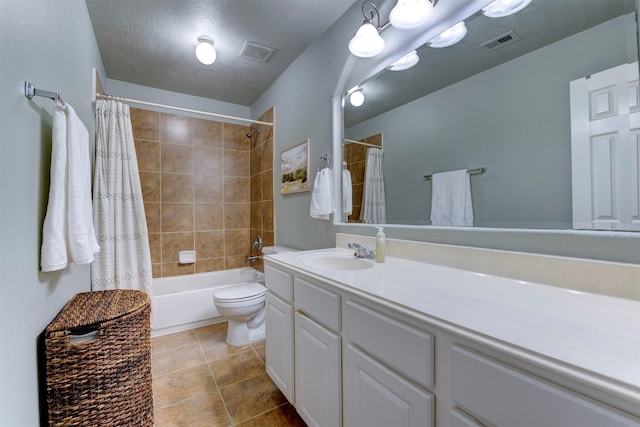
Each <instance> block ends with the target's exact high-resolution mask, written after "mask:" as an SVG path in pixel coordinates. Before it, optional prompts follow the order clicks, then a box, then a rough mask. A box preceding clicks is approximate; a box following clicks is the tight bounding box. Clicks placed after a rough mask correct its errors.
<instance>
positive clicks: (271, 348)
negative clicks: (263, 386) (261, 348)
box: [265, 292, 295, 403]
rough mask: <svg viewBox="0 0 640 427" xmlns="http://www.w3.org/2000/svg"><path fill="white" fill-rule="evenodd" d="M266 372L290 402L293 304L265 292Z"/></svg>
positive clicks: (292, 393) (291, 396)
mask: <svg viewBox="0 0 640 427" xmlns="http://www.w3.org/2000/svg"><path fill="white" fill-rule="evenodd" d="M265 310H266V314H265V316H266V317H265V322H266V324H265V326H266V329H267V330H266V333H267V335H266V347H267V348H266V351H267V374H269V376H270V377H271V379H272V380H273V382H274V383H275V384H276V385H277V386H278V388H279V389H280V391H281V392H282V394H284V396H285V397H286V398H287V400H289V402H291V403H295V401H294V392H293V390H294V389H293V306H292V305H291V304H288V303H286V302H284V301H282V300H281V299H280V298H278V297H276V296H274V295H272V294H271V293H270V292H267V296H266V301H265Z"/></svg>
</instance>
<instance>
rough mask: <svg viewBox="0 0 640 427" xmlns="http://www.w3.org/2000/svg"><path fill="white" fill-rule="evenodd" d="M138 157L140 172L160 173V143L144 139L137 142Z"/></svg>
mask: <svg viewBox="0 0 640 427" xmlns="http://www.w3.org/2000/svg"><path fill="white" fill-rule="evenodd" d="M135 146H136V157H137V158H138V170H140V171H150V172H159V171H160V143H159V142H157V141H147V140H143V139H136V140H135Z"/></svg>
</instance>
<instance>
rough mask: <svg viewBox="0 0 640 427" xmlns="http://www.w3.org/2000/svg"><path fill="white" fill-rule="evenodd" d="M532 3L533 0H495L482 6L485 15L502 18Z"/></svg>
mask: <svg viewBox="0 0 640 427" xmlns="http://www.w3.org/2000/svg"><path fill="white" fill-rule="evenodd" d="M529 3H531V0H495V1H494V2H493V3H490V4H489V5H488V6H485V7H483V8H482V13H483V15H484V16H487V17H489V18H502V17H504V16H509V15H513V14H514V13H516V12H519V11H521V10H522V9H524V8H525V7H527V6H528V5H529Z"/></svg>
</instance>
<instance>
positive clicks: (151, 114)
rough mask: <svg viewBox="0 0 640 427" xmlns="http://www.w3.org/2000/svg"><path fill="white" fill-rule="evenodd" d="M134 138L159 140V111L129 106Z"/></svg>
mask: <svg viewBox="0 0 640 427" xmlns="http://www.w3.org/2000/svg"><path fill="white" fill-rule="evenodd" d="M129 112H130V115H131V128H132V130H133V137H134V139H146V140H149V141H160V113H158V112H156V111H150V110H142V109H139V108H129Z"/></svg>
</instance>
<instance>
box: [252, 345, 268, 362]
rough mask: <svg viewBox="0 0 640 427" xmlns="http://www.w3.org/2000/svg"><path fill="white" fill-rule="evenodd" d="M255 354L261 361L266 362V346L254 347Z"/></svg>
mask: <svg viewBox="0 0 640 427" xmlns="http://www.w3.org/2000/svg"><path fill="white" fill-rule="evenodd" d="M254 351H255V352H256V354H257V355H258V356H259V357H260V359H262V361H263V362H265V363H266V362H267V348H266V347H258V348H256V349H254Z"/></svg>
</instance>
